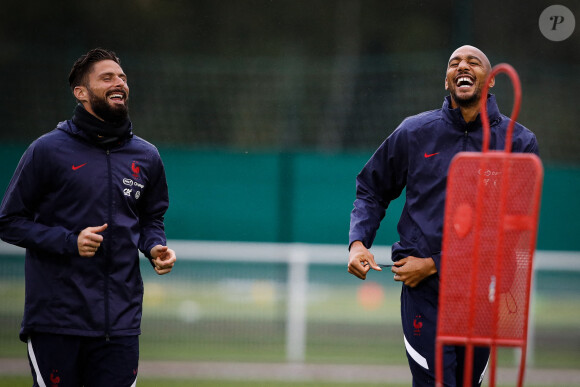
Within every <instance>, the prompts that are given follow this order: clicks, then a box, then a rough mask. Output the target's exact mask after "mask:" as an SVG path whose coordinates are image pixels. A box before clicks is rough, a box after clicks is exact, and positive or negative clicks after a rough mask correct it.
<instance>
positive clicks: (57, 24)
mask: <svg viewBox="0 0 580 387" xmlns="http://www.w3.org/2000/svg"><path fill="white" fill-rule="evenodd" d="M557 3H558V4H562V5H565V6H566V7H568V8H569V9H570V10H571V11H572V13H573V14H574V15H575V16H576V18H578V17H580V2H579V1H577V0H560V1H558V2H557ZM552 4H553V2H551V1H542V0H533V1H528V2H525V4H524V3H522V2H517V1H506V0H501V1H500V0H490V1H486V2H480V1H474V0H454V1H452V0H449V1H437V2H428V1H419V0H407V1H381V0H361V1H355V0H336V1H330V0H310V1H304V0H269V1H267V0H244V1H236V0H213V1H212V0H207V1H201V0H190V1H160V0H134V1H129V0H127V1H112V0H101V1H99V2H95V1H78V0H77V1H70V0H63V1H59V2H46V1H29V2H16V1H4V2H3V3H2V11H1V13H0V47H1V50H0V77H1V78H0V79H1V85H2V86H3V89H4V92H2V93H1V94H0V117H1V118H2V124H1V125H0V190H2V192H3V191H4V189H5V188H6V186H7V185H8V182H9V180H10V178H11V176H12V173H13V171H14V168H15V167H16V164H17V163H18V160H19V158H20V156H21V154H22V152H23V151H24V150H25V149H26V147H27V146H28V144H29V143H30V142H32V141H33V140H34V139H35V138H37V137H38V136H40V135H42V134H43V133H46V132H47V131H50V130H51V129H53V128H54V127H55V125H56V123H57V122H59V121H62V120H65V119H69V118H70V117H71V116H72V112H73V109H74V107H75V101H74V98H73V96H72V94H71V92H70V90H69V87H68V82H67V78H68V73H69V71H70V68H71V66H72V64H73V62H74V61H75V60H76V59H77V58H78V57H79V56H80V55H82V54H84V53H86V52H87V51H88V50H89V49H91V48H94V47H106V48H109V49H112V50H114V51H116V53H117V54H118V56H119V57H120V58H121V64H122V66H123V69H124V71H125V72H126V73H127V74H128V77H129V86H130V88H131V98H130V115H131V119H132V121H133V125H134V132H135V134H137V135H139V136H141V137H143V138H145V139H147V140H148V141H150V142H152V143H154V144H155V145H156V146H157V147H158V149H159V151H160V153H161V156H162V158H163V160H164V163H165V167H166V170H167V178H168V183H169V188H170V199H171V203H170V209H169V211H168V213H167V216H166V231H167V236H168V238H169V239H170V241H173V242H174V245H175V246H177V247H178V249H176V250H178V253H179V256H180V258H181V260H180V262H179V264H178V266H176V270H175V271H174V273H172V274H171V277H170V278H166V277H159V278H158V277H156V276H154V275H153V274H152V270H151V268H150V267H148V264H147V262H145V264H144V266H143V273H144V280H145V282H146V291H145V312H144V322H143V328H144V329H143V332H144V333H143V336H142V348H141V351H142V359H144V360H155V361H161V360H168V361H174V360H182V361H194V362H200V361H211V362H214V361H215V362H247V361H250V362H252V361H255V362H282V363H284V362H288V363H300V364H302V363H306V364H312V363H313V364H320V363H328V364H341V363H350V364H352V363H353V359H357V360H354V362H355V363H356V362H358V363H360V364H377V365H404V364H406V358H405V356H404V346H403V343H402V339H401V336H402V331H401V328H400V323H399V312H398V310H399V292H400V285H398V284H396V283H394V282H393V281H392V277H391V276H390V275H389V274H388V273H373V275H371V276H370V278H369V279H368V280H367V281H365V282H362V281H359V280H357V279H356V278H355V277H353V276H351V275H349V274H348V273H347V272H346V262H347V255H348V254H347V243H348V227H349V214H350V210H351V209H352V202H353V200H354V195H355V190H354V182H355V177H356V174H357V173H358V171H360V169H361V168H362V167H363V165H364V163H365V162H366V161H367V160H368V158H369V157H370V156H371V155H372V153H373V152H374V150H375V149H376V148H377V147H378V146H379V145H380V143H381V142H382V141H383V140H384V139H385V138H386V137H387V136H388V135H389V134H390V133H391V132H392V131H393V130H394V129H395V128H396V127H397V126H398V124H399V123H400V122H401V121H402V120H403V119H404V118H405V117H407V116H409V115H413V114H417V113H420V112H423V111H425V110H432V109H437V108H439V107H441V105H442V103H443V98H444V96H445V95H446V94H445V90H444V84H443V81H444V76H445V70H446V65H447V61H448V59H449V56H450V54H451V53H452V52H453V51H454V50H455V48H457V47H459V46H460V45H463V44H472V45H475V46H477V47H479V48H480V49H481V50H483V51H484V52H485V53H486V54H487V56H488V57H489V59H490V60H491V62H492V64H497V63H500V62H507V63H509V64H511V65H512V66H514V67H515V68H516V70H517V71H518V73H519V76H520V79H521V82H522V91H523V99H522V108H521V112H520V116H519V118H518V121H519V122H520V123H522V124H523V125H525V126H526V127H528V128H529V129H531V130H532V131H533V132H534V133H535V134H536V136H537V138H538V141H539V144H540V153H541V157H542V161H543V163H544V168H545V176H544V191H543V197H542V205H541V216H540V228H539V234H538V250H539V255H538V256H539V260H538V262H539V263H538V265H537V267H536V275H535V284H534V286H535V291H534V297H533V303H532V327H533V329H532V333H533V338H532V341H531V342H532V344H533V345H532V349H533V356H532V357H531V358H530V360H529V363H530V367H536V368H558V369H562V368H564V369H577V368H578V366H579V365H580V329H579V328H578V323H577V322H578V319H579V317H580V312H578V311H579V310H580V301H578V295H579V294H580V269H579V265H580V238H578V237H577V233H578V230H580V200H579V199H578V191H579V190H580V130H579V127H578V122H580V109H578V106H579V102H580V101H579V98H578V90H579V89H580V77H579V76H578V74H579V72H580V31H579V28H578V27H577V28H576V30H575V31H574V33H573V34H572V35H571V36H570V37H569V38H568V39H566V40H564V41H559V42H555V41H551V40H549V39H547V38H546V37H545V36H544V35H542V33H541V31H540V29H539V26H538V20H539V17H540V14H541V13H542V11H543V10H544V9H545V8H547V7H548V6H550V5H552ZM492 92H493V93H495V94H496V95H497V97H498V103H499V106H500V109H501V110H502V112H503V113H504V114H506V115H509V113H510V112H511V107H512V94H511V93H512V89H511V84H510V82H509V80H508V78H507V77H506V76H503V75H500V76H499V77H498V80H497V82H496V87H495V88H494V89H492ZM401 208H402V201H401V200H397V201H395V202H393V203H392V204H391V206H390V207H389V210H388V211H387V216H386V218H385V220H384V221H383V224H382V226H381V230H380V231H379V234H378V235H377V239H376V241H375V245H376V248H375V255H376V256H377V259H378V260H379V261H381V262H384V263H386V262H387V261H389V260H390V256H389V249H388V246H389V245H390V244H392V243H394V242H395V241H397V239H398V238H397V234H396V222H397V220H398V216H399V214H400V211H401ZM0 247H1V248H0V261H2V264H0V363H1V359H5V360H6V359H11V358H25V348H24V346H23V345H22V344H21V343H20V342H18V336H17V334H18V329H19V324H20V318H21V314H22V306H23V299H24V288H23V259H22V257H23V252H22V251H21V250H20V249H12V248H10V247H9V246H6V245H0ZM305 262H306V263H305ZM161 328H163V329H161ZM167 328H169V329H167ZM378 333H380V334H378ZM516 358H517V356H513V354H512V353H511V352H509V351H508V352H507V353H506V354H505V356H504V358H503V363H502V364H504V365H505V366H506V367H510V366H513V364H514V363H516V361H517V359H516ZM1 377H2V375H1V374H0V378H1Z"/></svg>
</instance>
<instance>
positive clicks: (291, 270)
mask: <svg viewBox="0 0 580 387" xmlns="http://www.w3.org/2000/svg"><path fill="white" fill-rule="evenodd" d="M168 246H170V247H171V248H172V249H174V250H175V252H176V255H177V257H178V259H179V260H191V261H212V262H267V263H285V264H287V265H288V278H287V284H288V287H287V290H286V291H287V310H286V321H287V324H286V327H287V328H286V359H287V361H288V362H298V363H301V362H304V360H305V353H306V326H307V319H308V316H307V299H308V297H307V296H308V271H309V269H308V268H309V265H310V264H327V265H335V266H336V265H338V266H341V265H342V266H344V269H345V271H346V265H347V261H348V250H347V247H346V245H317V244H301V243H286V244H280V243H250V242H205V241H181V240H172V241H169V242H168ZM371 250H372V252H373V254H374V255H375V259H376V260H377V262H378V263H387V261H388V260H389V258H388V257H390V255H391V249H390V246H376V247H373V248H372V249H371ZM23 254H24V250H23V249H21V248H18V247H15V246H12V245H9V244H6V243H4V242H0V255H23ZM541 270H551V271H579V272H580V252H560V251H537V252H536V255H535V259H534V271H535V272H537V271H541ZM530 317H531V318H530V325H529V333H530V338H529V341H528V342H529V344H528V349H529V354H528V359H529V361H528V362H529V363H532V362H533V352H534V325H533V321H534V319H533V316H530Z"/></svg>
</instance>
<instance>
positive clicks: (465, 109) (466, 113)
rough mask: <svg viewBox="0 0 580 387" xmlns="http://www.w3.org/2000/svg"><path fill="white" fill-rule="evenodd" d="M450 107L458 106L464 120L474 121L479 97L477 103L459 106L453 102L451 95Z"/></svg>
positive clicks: (477, 112)
mask: <svg viewBox="0 0 580 387" xmlns="http://www.w3.org/2000/svg"><path fill="white" fill-rule="evenodd" d="M451 107H452V108H453V109H457V108H459V110H461V115H462V116H463V119H464V120H465V122H471V121H475V119H476V118H477V115H478V114H479V99H478V102H477V103H474V104H471V105H468V106H461V105H459V104H458V103H457V102H455V100H454V99H453V97H451Z"/></svg>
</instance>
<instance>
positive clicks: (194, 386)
mask: <svg viewBox="0 0 580 387" xmlns="http://www.w3.org/2000/svg"><path fill="white" fill-rule="evenodd" d="M31 382H32V380H31V379H30V377H2V378H0V387H30V385H31ZM137 385H138V386H139V387H276V386H278V387H318V386H319V387H325V386H345V387H346V386H348V387H378V386H384V384H378V383H362V384H352V383H336V382H332V383H325V382H274V381H264V382H256V381H245V382H235V381H227V380H217V381H216V380H212V381H207V380H206V381H204V380H195V381H183V380H171V379H149V380H139V382H138V383H137ZM391 387H408V384H394V385H391Z"/></svg>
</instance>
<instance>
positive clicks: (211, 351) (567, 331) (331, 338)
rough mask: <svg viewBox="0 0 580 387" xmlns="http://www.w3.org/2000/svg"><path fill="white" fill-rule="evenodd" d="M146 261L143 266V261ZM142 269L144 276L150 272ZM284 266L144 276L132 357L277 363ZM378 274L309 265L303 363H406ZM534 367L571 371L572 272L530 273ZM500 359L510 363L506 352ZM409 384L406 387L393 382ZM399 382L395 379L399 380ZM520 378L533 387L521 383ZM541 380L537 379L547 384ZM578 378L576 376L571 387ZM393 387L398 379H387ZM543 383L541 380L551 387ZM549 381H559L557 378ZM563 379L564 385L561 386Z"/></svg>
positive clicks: (574, 352) (7, 351)
mask: <svg viewBox="0 0 580 387" xmlns="http://www.w3.org/2000/svg"><path fill="white" fill-rule="evenodd" d="M0 263H1V264H0V270H1V271H0V358H25V357H26V346H25V345H24V344H23V343H21V342H20V341H19V340H18V330H19V326H20V320H21V317H22V308H23V303H24V289H23V285H24V281H23V273H22V271H23V262H22V261H21V260H10V259H6V260H4V259H3V258H2V257H0ZM145 264H147V263H145ZM146 269H150V268H149V267H147V266H145V267H144V270H143V271H144V273H149V272H150V270H146ZM286 270H287V268H286V266H285V265H282V264H260V265H259V267H257V265H256V264H241V263H239V264H234V265H228V266H227V267H220V269H219V270H215V268H214V267H211V266H210V265H208V264H207V263H200V262H182V263H180V271H178V272H176V273H175V275H174V273H172V275H171V277H169V278H164V277H158V276H153V275H152V274H144V282H145V299H144V314H143V324H142V329H143V334H142V336H141V339H140V340H141V344H140V347H141V359H142V360H147V361H156V360H157V361H186V362H240V361H243V362H256V363H259V362H264V363H284V362H286V312H287V310H286V308H287V305H286V298H285V294H286V293H285V292H286V284H285V281H286V279H287V277H286V276H287V271H286ZM383 274H384V273H372V275H371V276H370V278H369V280H367V281H364V282H363V281H359V280H356V279H355V278H354V277H352V276H350V275H348V274H347V273H346V270H345V269H344V267H333V266H324V267H311V269H310V272H309V288H308V290H309V292H308V303H307V327H306V328H307V329H306V353H305V362H306V363H307V364H338V365H340V364H353V362H356V364H367V365H406V357H405V352H404V345H403V340H402V330H401V327H400V317H399V293H400V286H399V285H398V284H395V283H393V282H392V281H389V280H387V279H386V278H387V277H386V276H385V275H383ZM536 284H537V292H536V294H535V295H534V302H533V311H532V313H533V319H534V322H535V332H534V337H535V340H534V346H535V356H534V359H530V360H529V363H528V364H531V361H532V360H533V366H534V367H540V368H552V369H563V370H565V369H577V368H578V364H580V330H579V329H578V323H577V322H578V321H580V299H579V298H578V297H577V295H578V294H579V293H580V292H579V290H580V275H579V274H578V273H543V274H542V275H540V276H538V278H536ZM498 362H499V366H503V367H511V366H513V365H514V364H515V360H514V352H513V350H512V349H502V350H500V352H499V360H498ZM30 385H31V381H30V378H29V377H16V378H15V377H11V376H7V375H2V374H1V373H0V387H4V386H10V387H19V386H30ZM330 385H333V386H341V385H344V386H354V387H356V386H360V387H364V386H369V387H371V386H379V385H382V386H384V385H385V384H373V383H361V384H358V383H356V384H353V383H344V384H337V383H335V382H332V383H324V382H296V381H292V382H278V381H275V382H274V381H264V382H261V381H260V382H255V381H245V382H242V381H240V382H232V381H226V380H218V381H203V380H194V381H192V380H177V379H164V380H161V379H149V378H145V377H143V378H142V379H140V381H139V386H141V387H143V386H145V387H147V386H156V387H158V386H161V387H164V386H168V387H171V386H175V387H185V386H202V387H203V386H208V387H209V386H211V387H213V386H215V387H217V386H220V387H229V386H232V387H233V386H240V387H241V386H280V387H285V386H296V387H301V386H304V387H307V386H330ZM402 385H406V386H408V385H409V384H402ZM402 385H401V386H402ZM526 385H534V386H542V385H536V384H530V383H527V384H526ZM548 385H550V384H546V386H548ZM579 385H580V381H579V383H578V384H576V386H579ZM391 386H392V387H398V386H399V385H397V384H393V385H391ZM551 386H552V385H550V387H551ZM558 386H564V385H562V384H558ZM570 386H572V385H570Z"/></svg>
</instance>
